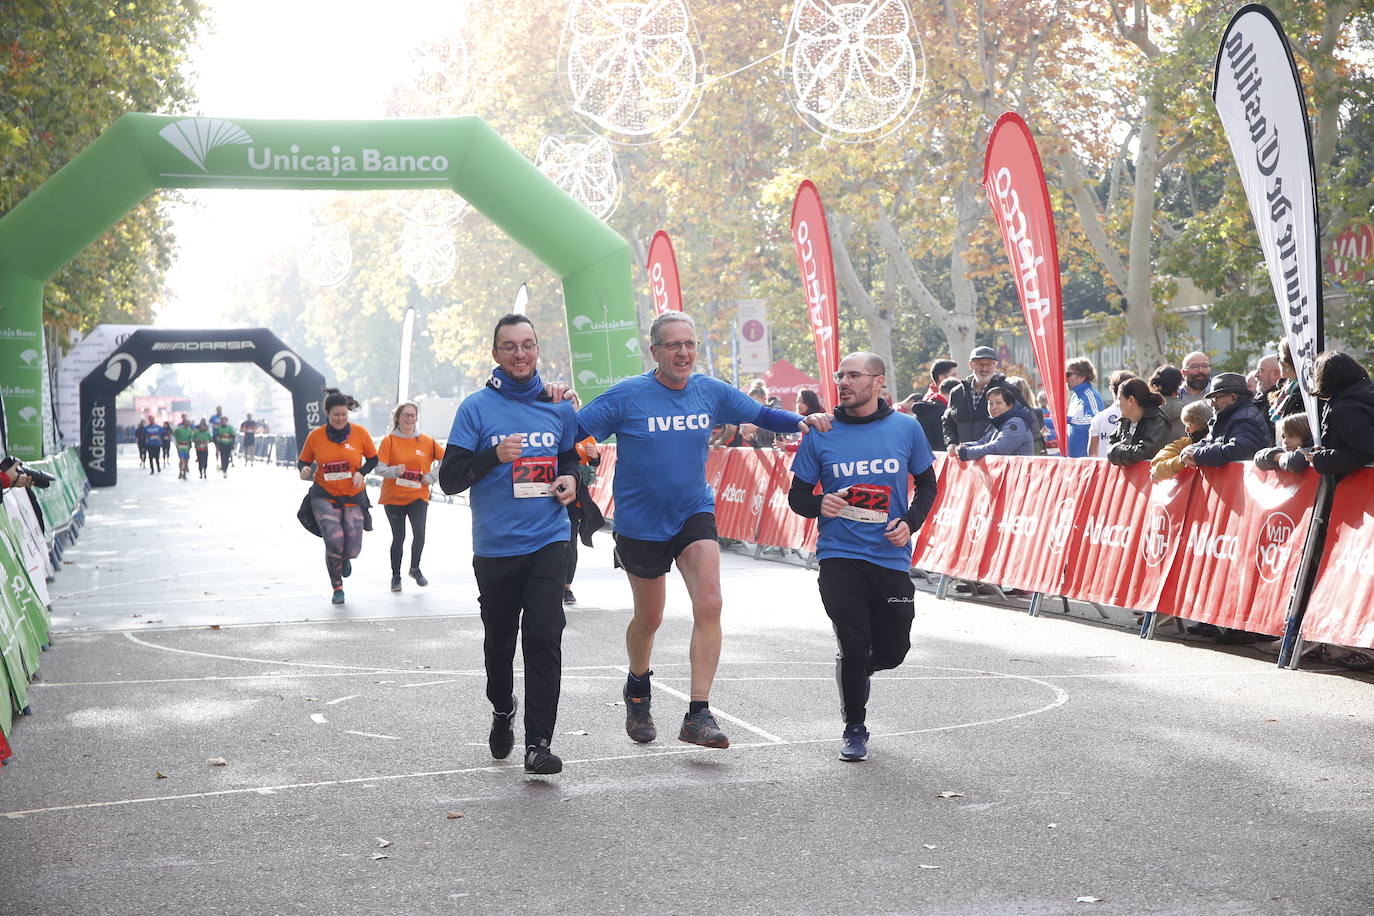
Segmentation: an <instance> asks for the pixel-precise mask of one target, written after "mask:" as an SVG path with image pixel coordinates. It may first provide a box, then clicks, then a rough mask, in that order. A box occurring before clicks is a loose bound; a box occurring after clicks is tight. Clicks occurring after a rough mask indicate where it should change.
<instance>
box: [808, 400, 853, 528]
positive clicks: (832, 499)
mask: <svg viewBox="0 0 1374 916" xmlns="http://www.w3.org/2000/svg"><path fill="white" fill-rule="evenodd" d="M811 416H813V417H814V416H815V414H812V415H811ZM848 495H849V487H845V488H844V489H843V490H836V491H835V492H834V493H826V494H825V495H824V496H822V497H821V518H834V517H835V516H837V515H839V514H840V510H841V509H843V508H844V507H845V506H847V505H849V500H847V499H846V498H845V497H847V496H848Z"/></svg>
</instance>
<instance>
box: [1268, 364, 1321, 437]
mask: <svg viewBox="0 0 1374 916" xmlns="http://www.w3.org/2000/svg"><path fill="white" fill-rule="evenodd" d="M1279 369H1280V371H1281V372H1282V373H1283V378H1282V379H1280V380H1279V383H1278V384H1277V385H1275V386H1274V390H1273V391H1271V392H1269V404H1268V407H1267V408H1266V410H1267V412H1268V414H1269V422H1270V423H1273V424H1274V425H1275V427H1277V425H1278V422H1279V420H1280V419H1282V418H1283V417H1287V416H1291V415H1292V414H1295V413H1305V412H1306V411H1307V405H1306V404H1305V403H1303V399H1302V388H1301V386H1299V385H1298V369H1297V367H1296V366H1294V365H1293V351H1292V350H1290V349H1289V347H1288V341H1287V339H1284V340H1281V341H1279ZM1311 422H1312V421H1311V420H1308V424H1309V425H1310V424H1311ZM1277 441H1278V440H1277V439H1276V440H1275V442H1277Z"/></svg>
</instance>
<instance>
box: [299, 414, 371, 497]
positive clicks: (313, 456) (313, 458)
mask: <svg viewBox="0 0 1374 916" xmlns="http://www.w3.org/2000/svg"><path fill="white" fill-rule="evenodd" d="M376 454H377V447H376V446H375V445H373V444H372V436H371V435H369V434H368V432H367V430H365V429H363V428H362V427H361V426H359V425H358V424H357V423H354V424H352V429H351V430H349V433H348V438H347V439H346V440H345V441H343V442H330V441H329V436H328V435H327V434H326V433H325V428H324V427H323V426H317V427H316V428H314V429H312V430H311V431H310V435H308V436H306V437H305V445H304V446H303V447H302V448H301V457H300V460H301V461H304V462H309V463H313V464H315V465H316V470H315V483H317V484H319V485H320V487H321V488H323V489H324V490H325V491H326V492H328V493H331V494H333V495H334V496H356V495H357V494H358V493H359V492H360V491H359V490H358V489H357V488H356V487H354V486H353V475H354V474H355V473H357V471H358V469H359V468H361V467H362V466H363V462H364V461H366V460H367V459H368V458H372V457H374V456H375V455H376Z"/></svg>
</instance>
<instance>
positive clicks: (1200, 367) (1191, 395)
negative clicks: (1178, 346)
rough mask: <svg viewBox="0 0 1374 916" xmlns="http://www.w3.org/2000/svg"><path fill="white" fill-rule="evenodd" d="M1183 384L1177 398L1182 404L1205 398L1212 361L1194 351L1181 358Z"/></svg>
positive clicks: (1201, 353)
mask: <svg viewBox="0 0 1374 916" xmlns="http://www.w3.org/2000/svg"><path fill="white" fill-rule="evenodd" d="M1183 382H1184V385H1183V387H1182V388H1181V389H1179V392H1178V396H1179V397H1180V398H1182V399H1183V403H1185V404H1191V403H1193V402H1194V401H1201V400H1202V399H1203V398H1205V397H1207V390H1208V387H1209V386H1210V384H1211V382H1212V360H1211V358H1210V357H1208V355H1207V354H1206V353H1203V352H1202V351H1201V350H1195V351H1193V352H1192V353H1189V354H1188V355H1187V356H1185V357H1183Z"/></svg>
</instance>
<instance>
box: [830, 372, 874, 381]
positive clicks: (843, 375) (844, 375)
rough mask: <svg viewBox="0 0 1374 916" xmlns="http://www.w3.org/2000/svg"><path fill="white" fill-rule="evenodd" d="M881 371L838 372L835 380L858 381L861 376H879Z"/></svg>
mask: <svg viewBox="0 0 1374 916" xmlns="http://www.w3.org/2000/svg"><path fill="white" fill-rule="evenodd" d="M880 375H882V373H881V372H836V373H835V381H837V382H857V381H858V380H859V379H861V378H865V377H867V378H877V377H878V376H880Z"/></svg>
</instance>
